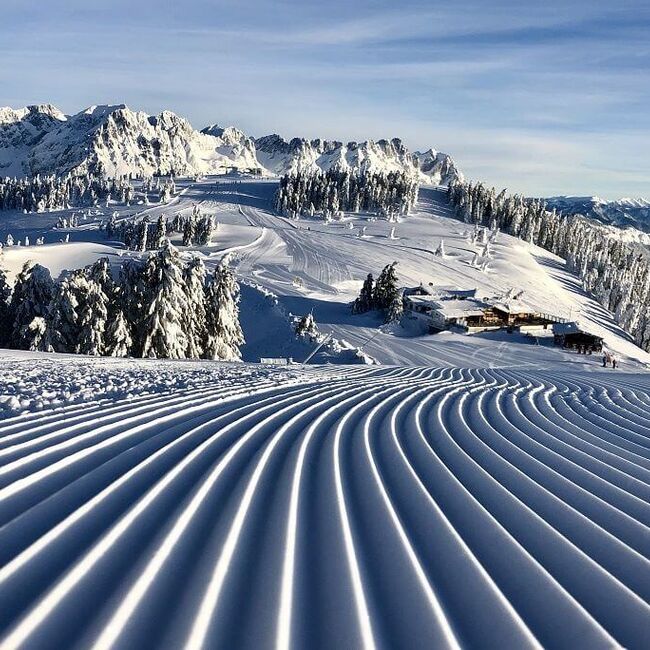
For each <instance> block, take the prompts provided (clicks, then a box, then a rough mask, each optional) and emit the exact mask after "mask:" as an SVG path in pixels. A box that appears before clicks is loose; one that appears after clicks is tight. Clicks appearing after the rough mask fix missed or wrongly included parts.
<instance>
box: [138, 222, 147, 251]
mask: <svg viewBox="0 0 650 650" xmlns="http://www.w3.org/2000/svg"><path fill="white" fill-rule="evenodd" d="M148 242H149V219H148V218H147V217H145V218H144V219H142V220H141V221H140V223H138V226H137V235H136V244H135V250H138V251H146V250H147V244H148Z"/></svg>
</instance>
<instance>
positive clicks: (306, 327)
mask: <svg viewBox="0 0 650 650" xmlns="http://www.w3.org/2000/svg"><path fill="white" fill-rule="evenodd" d="M296 336H300V337H308V338H310V339H315V338H316V337H317V336H318V326H317V325H316V320H315V319H314V314H312V313H311V312H310V313H309V314H305V315H304V316H303V317H302V318H301V319H300V320H299V321H298V322H297V323H296Z"/></svg>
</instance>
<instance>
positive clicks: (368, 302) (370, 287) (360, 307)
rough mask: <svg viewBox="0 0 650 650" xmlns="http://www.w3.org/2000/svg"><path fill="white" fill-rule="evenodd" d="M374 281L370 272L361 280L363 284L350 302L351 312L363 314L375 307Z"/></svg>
mask: <svg viewBox="0 0 650 650" xmlns="http://www.w3.org/2000/svg"><path fill="white" fill-rule="evenodd" d="M374 296H375V281H374V278H373V277H372V273H368V276H367V277H366V279H365V280H364V281H363V286H362V287H361V291H360V292H359V295H358V297H357V298H356V300H355V301H354V302H353V303H352V313H353V314H363V313H365V312H367V311H370V310H371V309H374V308H375V297H374Z"/></svg>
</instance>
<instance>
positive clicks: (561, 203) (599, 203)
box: [545, 196, 650, 233]
mask: <svg viewBox="0 0 650 650" xmlns="http://www.w3.org/2000/svg"><path fill="white" fill-rule="evenodd" d="M545 201H546V203H547V204H548V206H549V208H550V209H555V210H557V211H558V212H562V213H564V214H582V215H584V216H585V217H591V218H592V219H596V220H597V221H600V222H602V223H604V224H608V225H613V226H618V227H620V228H636V229H638V230H641V231H643V232H646V233H650V201H648V200H647V199H642V198H640V199H630V198H625V199H619V200H618V201H605V200H603V199H601V198H599V197H597V196H553V197H551V198H548V199H545Z"/></svg>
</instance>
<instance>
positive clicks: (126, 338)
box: [104, 309, 133, 357]
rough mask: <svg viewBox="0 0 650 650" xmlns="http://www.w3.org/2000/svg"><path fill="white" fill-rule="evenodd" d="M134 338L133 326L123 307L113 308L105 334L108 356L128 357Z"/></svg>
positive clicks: (105, 348) (105, 346)
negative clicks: (132, 335)
mask: <svg viewBox="0 0 650 650" xmlns="http://www.w3.org/2000/svg"><path fill="white" fill-rule="evenodd" d="M132 346H133V340H132V338H131V328H130V327H129V324H128V322H127V320H126V318H124V312H123V311H122V310H121V309H116V310H113V312H112V318H111V320H110V321H109V323H108V327H107V329H106V336H105V345H104V354H105V355H106V356H108V357H128V356H129V354H130V352H131V348H132Z"/></svg>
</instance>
